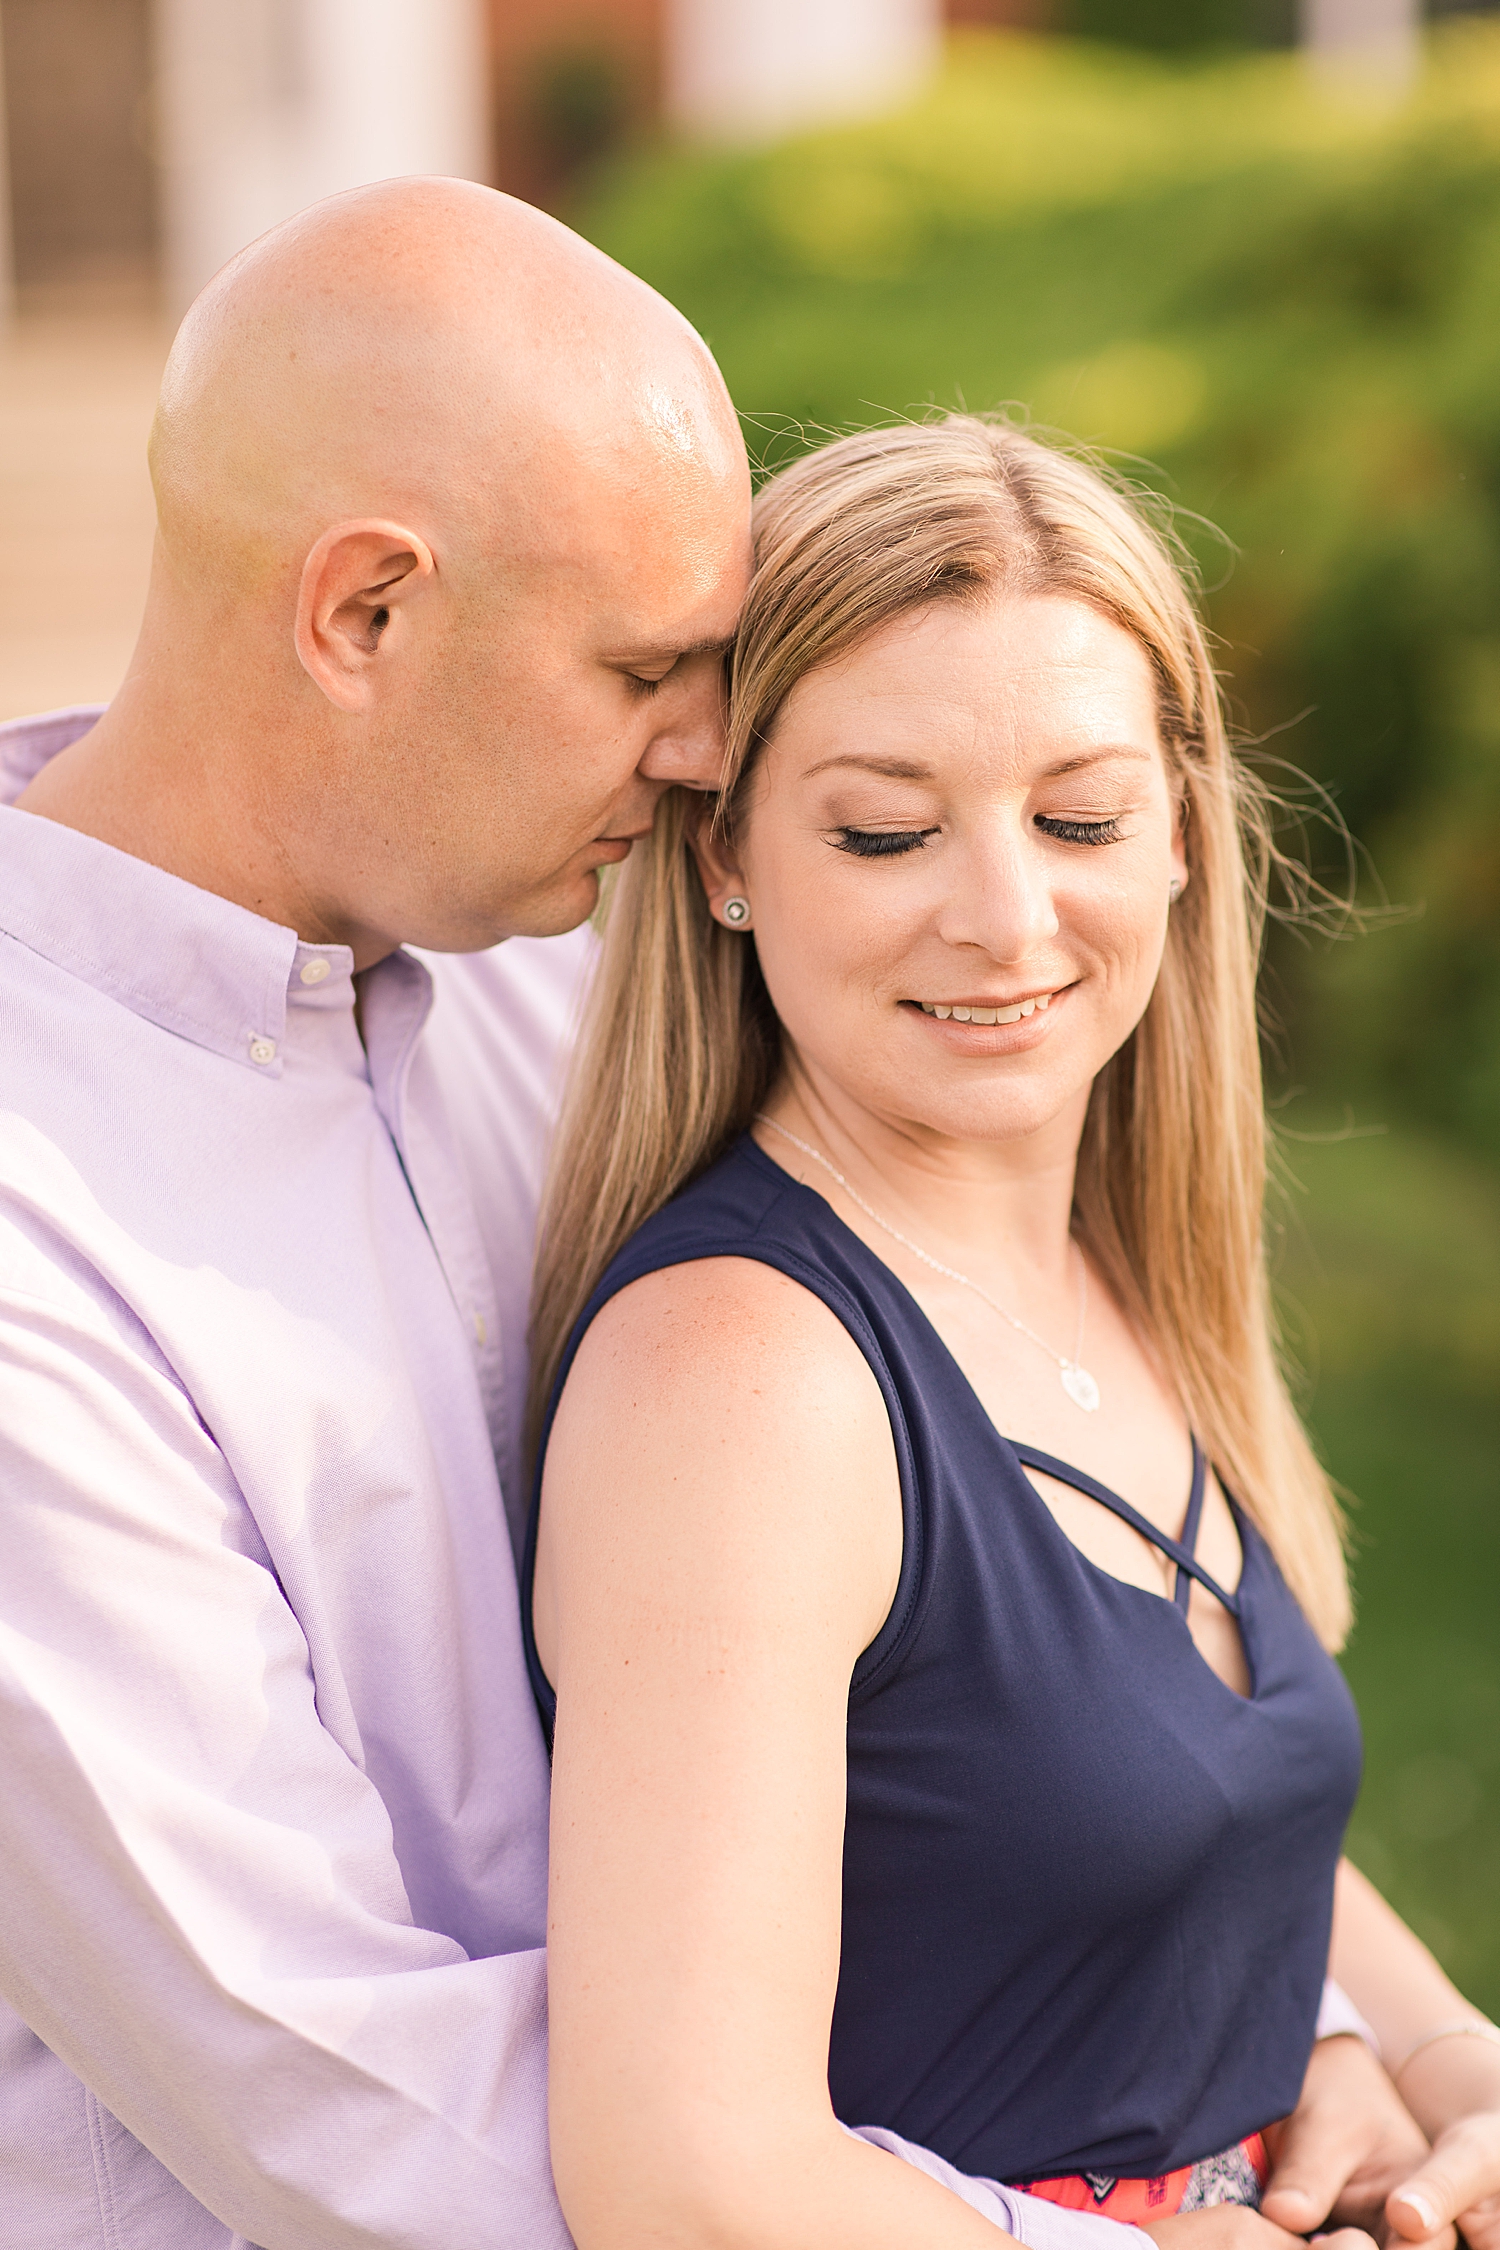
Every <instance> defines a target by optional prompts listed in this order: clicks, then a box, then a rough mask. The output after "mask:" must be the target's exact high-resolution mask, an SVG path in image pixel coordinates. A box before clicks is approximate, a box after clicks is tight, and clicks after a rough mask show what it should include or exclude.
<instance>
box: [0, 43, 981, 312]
mask: <svg viewBox="0 0 1500 2250" xmlns="http://www.w3.org/2000/svg"><path fill="white" fill-rule="evenodd" d="M941 19H942V0H420V4H414V0H0V52H3V70H4V97H5V98H4V126H5V140H6V144H7V163H6V171H7V174H8V182H9V220H8V227H0V235H3V234H5V233H8V236H9V243H8V247H9V253H10V264H11V268H12V270H13V272H14V275H15V279H16V281H17V283H18V285H19V287H20V288H21V290H22V291H23V293H25V294H27V295H32V296H34V295H36V294H38V293H40V295H41V296H42V297H43V298H45V297H46V296H47V295H49V294H50V295H52V296H53V297H54V298H55V297H57V295H58V293H59V292H61V293H62V294H64V295H70V296H73V297H82V298H85V299H87V300H88V301H89V302H91V303H99V302H103V301H106V300H110V301H125V300H130V299H131V298H136V299H141V298H144V297H147V296H149V295H151V294H152V293H153V292H157V291H160V292H161V293H163V294H164V296H165V300H166V302H167V304H168V305H169V307H172V308H174V309H175V308H179V307H180V306H181V305H182V304H184V303H185V302H186V301H187V299H188V298H189V297H191V296H192V295H193V293H194V292H195V291H196V290H197V289H198V288H199V287H201V285H202V283H203V282H204V281H205V280H206V279H207V277H208V275H209V274H210V273H212V272H213V271H214V270H215V269H216V268H217V267H218V266H219V265H220V264H221V263H222V262H223V260H224V259H225V258H226V257H228V256H230V255H231V254H232V253H233V252H234V251H235V250H236V249H237V248H239V247H240V245H241V244H242V243H244V242H246V241H249V240H251V239H253V237H254V236H255V235H257V234H259V233H261V232H262V231H263V230H264V229H265V228H266V227H268V226H272V225H274V224H275V223H276V222H277V221H278V220H280V219H281V218H284V217H285V216H287V215H288V214H289V213H290V212H292V211H294V210H298V209H300V208H301V207H302V206H303V205H305V204H307V203H310V202H312V201H314V200H315V199H316V198H317V197H319V196H322V195H326V194H329V193H332V192H333V191H335V190H336V189H338V188H340V187H346V186H354V185H358V184H359V183H360V182H362V181H365V180H370V179H381V178H387V177H390V176H392V175H394V174H399V173H403V172H446V173H452V174H456V175H458V176H461V177H467V178H476V179H487V180H490V181H492V182H493V183H494V184H495V185H497V186H503V187H506V188H508V189H511V190H512V191H513V192H515V193H518V194H522V195H526V196H529V197H531V198H533V199H535V200H538V201H541V202H548V201H552V200H555V199H556V198H557V197H558V196H559V195H560V194H561V193H562V192H563V191H564V189H565V187H566V185H567V183H568V181H569V179H570V178H571V176H572V175H573V173H574V172H575V171H576V169H577V167H578V165H579V164H580V163H581V162H584V161H586V160H587V159H588V158H589V157H591V156H593V155H594V154H596V153H598V152H599V151H600V150H602V149H603V148H605V147H607V146H608V145H609V144H610V143H611V142H612V141H614V140H616V139H617V138H618V137H620V136H621V135H622V134H624V133H627V132H629V131H632V130H635V129H640V128H642V127H646V126H649V125H651V124H654V123H656V122H659V121H661V120H666V121H669V122H670V123H673V124H675V125H677V126H678V127H680V128H682V129H685V130H687V131H690V132H700V133H712V134H727V135H734V136H743V135H757V134H764V133H773V132H777V131H780V130H783V129H785V128H787V127H789V126H792V125H796V124H799V123H804V122H815V121H818V120H820V119H824V118H831V117H835V116H840V115H847V114H852V113H856V112H858V111H859V110H861V109H867V108H870V107H872V106H877V105H879V104H881V103H884V102H887V101H889V100H891V99H893V98H899V97H900V95H901V94H902V92H903V91H905V90H907V89H909V88H911V87H913V86H914V85H915V84H916V83H918V82H919V81H920V79H921V78H922V76H923V75H925V73H926V71H927V70H928V69H929V68H930V66H931V64H932V63H933V61H934V59H935V57H936V52H937V42H938V37H939V33H940V28H941ZM0 246H3V245H0ZM3 263H4V261H3V259H0V265H3Z"/></svg>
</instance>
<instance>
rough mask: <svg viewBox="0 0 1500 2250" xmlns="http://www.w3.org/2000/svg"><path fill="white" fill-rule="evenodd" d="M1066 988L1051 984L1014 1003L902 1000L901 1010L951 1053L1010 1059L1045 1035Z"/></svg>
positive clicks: (1034, 1044) (1005, 1001) (1061, 1003)
mask: <svg viewBox="0 0 1500 2250" xmlns="http://www.w3.org/2000/svg"><path fill="white" fill-rule="evenodd" d="M1071 990H1072V986H1071V985H1054V986H1053V987H1052V988H1051V990H1050V991H1047V992H1028V993H1026V994H1025V995H1024V996H1023V997H1022V998H1021V999H1019V1000H906V1001H903V1003H902V1006H903V1007H904V1008H905V1009H906V1010H907V1012H908V1013H909V1014H911V1015H913V1016H920V1018H921V1020H922V1021H923V1023H925V1024H927V1025H928V1026H930V1036H932V1037H934V1038H937V1039H940V1040H941V1041H942V1042H943V1044H944V1045H945V1046H946V1047H948V1048H950V1049H951V1050H952V1051H953V1052H954V1053H955V1054H960V1055H1009V1054H1017V1053H1022V1052H1025V1051H1026V1050H1027V1049H1029V1048H1031V1047H1034V1046H1036V1045H1037V1044H1038V1042H1039V1041H1041V1040H1043V1039H1046V1038H1047V1037H1049V1036H1050V1034H1051V1031H1052V1026H1053V1022H1054V1019H1055V1018H1056V1016H1057V1012H1058V1009H1059V1007H1062V1006H1063V1004H1064V1003H1065V1002H1066V1000H1067V997H1068V994H1069V992H1070V991H1071ZM1064 1012H1066V1010H1064Z"/></svg>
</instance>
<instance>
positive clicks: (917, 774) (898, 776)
mask: <svg viewBox="0 0 1500 2250" xmlns="http://www.w3.org/2000/svg"><path fill="white" fill-rule="evenodd" d="M833 766H854V767H857V768H858V770H859V771H860V772H861V773H878V774H883V775H884V776H885V778H886V780H887V781H930V780H931V779H932V768H931V766H924V765H923V764H921V763H920V761H919V760H918V759H915V758H871V757H861V756H860V755H859V753H858V752H857V751H854V750H840V751H838V752H837V753H836V754H835V755H834V756H833V757H831V758H820V759H819V760H818V762H817V764H816V765H815V766H808V767H807V768H806V769H805V770H804V772H803V775H802V778H803V780H804V781H811V780H812V778H813V775H814V774H817V773H827V772H828V771H829V770H830V768H831V767H833Z"/></svg>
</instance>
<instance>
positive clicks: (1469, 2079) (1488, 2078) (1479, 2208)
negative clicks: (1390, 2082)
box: [1386, 2038, 1500, 2250]
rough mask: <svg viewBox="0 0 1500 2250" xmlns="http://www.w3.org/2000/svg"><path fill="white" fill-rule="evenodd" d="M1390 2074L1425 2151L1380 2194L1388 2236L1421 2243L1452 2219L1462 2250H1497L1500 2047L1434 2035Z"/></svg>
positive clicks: (1445, 2228)
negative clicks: (1425, 2139) (1427, 2142)
mask: <svg viewBox="0 0 1500 2250" xmlns="http://www.w3.org/2000/svg"><path fill="white" fill-rule="evenodd" d="M1397 2077H1398V2079H1399V2081H1400V2086H1401V2091H1402V2093H1403V2094H1404V2095H1405V2097H1406V2099H1407V2101H1408V2102H1409V2103H1410V2105H1411V2107H1412V2109H1413V2111H1414V2112H1415V2113H1416V2116H1417V2118H1418V2120H1419V2121H1420V2123H1421V2124H1422V2126H1423V2127H1424V2129H1425V2130H1426V2132H1427V2133H1428V2134H1429V2135H1430V2137H1431V2140H1432V2151H1431V2154H1430V2155H1429V2156H1427V2157H1426V2158H1425V2160H1424V2161H1423V2162H1422V2163H1420V2164H1419V2165H1417V2166H1416V2168H1415V2169H1414V2170H1412V2171H1410V2172H1409V2173H1408V2175H1407V2176H1406V2177H1405V2178H1404V2179H1403V2180H1401V2181H1400V2182H1399V2183H1398V2185H1397V2186H1396V2187H1395V2188H1394V2189H1393V2190H1392V2192H1391V2193H1390V2195H1389V2196H1388V2197H1387V2199H1386V2211H1387V2215H1388V2217H1389V2219H1390V2223H1391V2227H1392V2229H1393V2230H1394V2234H1395V2236H1396V2237H1397V2238H1399V2239H1400V2240H1401V2241H1402V2242H1403V2243H1412V2242H1426V2241H1427V2240H1430V2239H1434V2238H1436V2237H1437V2236H1439V2235H1440V2234H1446V2233H1447V2232H1448V2231H1449V2229H1450V2226H1451V2224H1454V2223H1456V2225H1457V2227H1458V2231H1459V2233H1460V2234H1461V2235H1462V2236H1463V2238H1464V2240H1465V2242H1467V2243H1468V2245H1469V2250H1500V2046H1495V2045H1492V2044H1491V2043H1490V2042H1489V2041H1488V2040H1482V2039H1467V2038H1459V2039H1438V2040H1434V2042H1433V2044H1432V2045H1431V2046H1430V2047H1423V2048H1422V2049H1421V2051H1420V2053H1418V2054H1415V2055H1413V2056H1412V2058H1411V2060H1410V2062H1409V2063H1407V2064H1406V2065H1405V2066H1404V2067H1398V2070H1397Z"/></svg>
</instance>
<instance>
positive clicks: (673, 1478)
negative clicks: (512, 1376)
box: [543, 1258, 901, 1645]
mask: <svg viewBox="0 0 1500 2250" xmlns="http://www.w3.org/2000/svg"><path fill="white" fill-rule="evenodd" d="M544 1494H545V1506H544V1510H543V1515H544V1522H545V1519H546V1518H547V1517H548V1516H549V1515H550V1516H551V1518H552V1524H553V1532H554V1536H558V1537H561V1538H563V1539H565V1540H566V1542H567V1543H568V1545H569V1546H570V1547H572V1548H574V1550H575V1551H580V1542H581V1543H582V1545H583V1546H586V1547H593V1548H595V1549H596V1551H597V1542H598V1541H599V1540H600V1539H601V1538H612V1537H613V1536H614V1535H615V1534H616V1533H617V1532H618V1531H619V1528H620V1527H621V1526H622V1525H623V1524H624V1523H625V1522H627V1521H628V1522H629V1523H630V1525H631V1526H632V1527H633V1529H634V1531H635V1533H636V1534H637V1535H640V1536H642V1537H643V1538H644V1540H645V1542H646V1544H647V1545H649V1546H650V1548H651V1549H652V1550H653V1551H654V1552H655V1553H656V1554H658V1555H660V1553H661V1552H662V1551H663V1549H664V1548H670V1549H674V1550H680V1549H681V1547H682V1546H683V1544H684V1543H685V1544H686V1546H687V1547H688V1548H690V1549H694V1550H708V1549H714V1550H716V1551H717V1552H718V1554H719V1555H720V1558H721V1561H723V1562H724V1563H726V1564H728V1558H729V1556H730V1553H731V1551H732V1552H733V1554H734V1557H735V1559H734V1561H733V1563H732V1565H730V1567H731V1568H732V1570H733V1571H734V1573H735V1574H736V1576H737V1577H740V1578H741V1582H742V1584H743V1589H744V1593H745V1598H746V1599H747V1600H750V1601H754V1600H755V1599H756V1598H757V1597H756V1595H755V1593H754V1590H753V1588H754V1582H755V1581H756V1580H757V1579H758V1577H759V1576H760V1574H761V1572H762V1570H763V1569H764V1568H765V1566H766V1561H767V1557H768V1555H769V1553H770V1552H771V1550H773V1549H774V1550H776V1551H777V1552H778V1553H779V1555H780V1557H781V1559H782V1562H783V1563H785V1562H787V1561H788V1560H790V1559H792V1558H795V1557H799V1556H800V1558H801V1562H802V1564H803V1565H805V1566H806V1568H808V1569H809V1570H811V1571H813V1572H814V1573H819V1572H821V1571H823V1570H824V1569H825V1568H828V1569H832V1568H834V1567H835V1562H836V1558H837V1557H839V1556H842V1557H843V1558H844V1560H843V1564H842V1568H843V1571H844V1573H845V1574H846V1575H847V1572H848V1561H847V1557H848V1543H849V1542H850V1541H853V1542H855V1543H856V1544H858V1545H860V1546H862V1547H863V1548H864V1550H865V1554H866V1560H867V1562H868V1563H869V1565H870V1567H871V1569H872V1570H873V1574H874V1575H873V1578H872V1581H871V1584H870V1585H869V1586H868V1587H867V1588H865V1590H864V1592H863V1593H862V1594H861V1595H860V1596H859V1597H858V1599H859V1604H860V1613H861V1616H862V1617H866V1618H867V1616H868V1611H869V1605H870V1604H871V1603H874V1604H875V1611H876V1614H875V1624H876V1625H878V1623H879V1619H880V1617H881V1616H883V1614H884V1609H885V1607H886V1606H888V1604H889V1601H890V1598H891V1593H892V1592H893V1590H894V1583H895V1573H896V1572H897V1571H899V1568H900V1553H901V1508H900V1485H899V1479H898V1476H897V1470H896V1456H895V1447H894V1445H893V1443H892V1439H891V1428H890V1420H889V1416H888V1415H887V1412H886V1407H885V1401H884V1399H883V1398H882V1396H881V1392H880V1387H879V1385H878V1384H877V1382H876V1380H875V1377H874V1375H873V1373H872V1372H871V1369H870V1366H869V1364H868V1362H867V1361H866V1359H865V1357H864V1355H863V1353H862V1352H861V1351H860V1349H859V1346H858V1345H857V1344H856V1343H855V1341H854V1339H853V1337H852V1336H851V1335H850V1334H849V1331H848V1330H847V1329H846V1328H845V1327H844V1325H843V1323H842V1322H841V1321H840V1320H839V1319H838V1318H837V1316H836V1315H835V1314H834V1313H833V1312H832V1311H830V1309H829V1308H828V1306H826V1305H825V1304H824V1303H823V1302H822V1300H821V1299H820V1298H818V1297H817V1296H815V1295H814V1294H813V1293H812V1291H811V1290H809V1289H805V1288H804V1287H803V1286H802V1285H801V1283H799V1282H796V1281H793V1280H792V1279H791V1278H790V1277H789V1276H787V1275H785V1274H783V1273H781V1272H779V1271H777V1270H776V1269H774V1268H773V1267H770V1266H767V1265H764V1264H762V1263H761V1262H760V1261H759V1260H756V1259H751V1258H705V1259H700V1260H695V1261H693V1262H692V1263H690V1264H686V1265H679V1266H670V1267H665V1268H663V1269H662V1270H661V1271H660V1272H657V1273H653V1274H649V1275H646V1276H644V1277H643V1278H642V1279H641V1280H639V1281H635V1282H632V1283H631V1284H630V1285H629V1286H628V1287H627V1288H624V1289H622V1290H621V1291H620V1292H619V1294H618V1295H617V1296H615V1297H613V1298H611V1299H610V1301H609V1303H608V1304H607V1305H606V1306H605V1307H604V1308H603V1310H602V1311H601V1312H600V1313H599V1315H598V1316H597V1318H596V1319H595V1320H594V1321H593V1322H592V1324H591V1325H590V1327H589V1330H588V1333H587V1334H586V1335H585V1337H584V1339H583V1341H582V1343H581V1345H580V1346H579V1350H578V1355H577V1358H576V1359H575V1361H574V1363H573V1367H572V1369H571V1371H570V1374H569V1377H568V1381H567V1384H566V1387H565V1389H564V1392H563V1396H562V1399H561V1401H560V1404H559V1407H558V1414H557V1419H556V1422H555V1423H554V1426H553V1431H552V1436H551V1440H550V1442H549V1445H548V1451H547V1468H546V1477H545V1481H544ZM559 1511H560V1512H559ZM606 1517H607V1518H608V1519H609V1523H610V1525H612V1526H613V1527H614V1529H613V1530H612V1531H610V1530H606V1525H605V1519H606ZM742 1540H747V1541H748V1542H749V1544H748V1545H747V1546H742V1545H741V1542H742ZM626 1544H633V1542H630V1541H627V1542H626ZM620 1567H622V1568H627V1569H628V1568H629V1563H628V1558H622V1561H621V1564H620ZM854 1575H855V1577H856V1578H860V1577H862V1576H863V1572H862V1571H861V1572H857V1573H855V1574H854ZM873 1630H874V1627H870V1628H869V1631H873ZM867 1637H868V1633H867ZM858 1645H862V1644H858Z"/></svg>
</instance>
